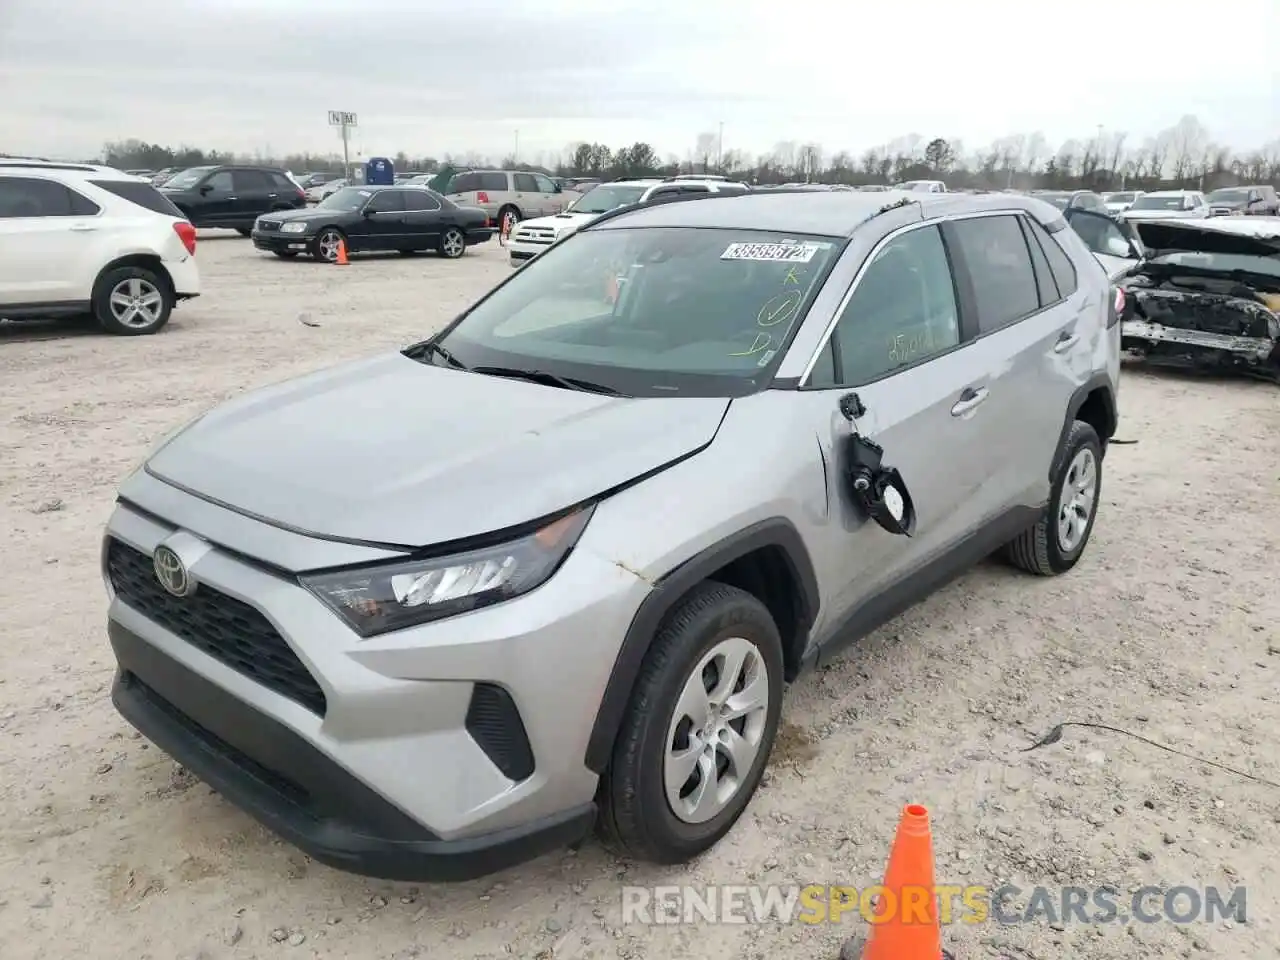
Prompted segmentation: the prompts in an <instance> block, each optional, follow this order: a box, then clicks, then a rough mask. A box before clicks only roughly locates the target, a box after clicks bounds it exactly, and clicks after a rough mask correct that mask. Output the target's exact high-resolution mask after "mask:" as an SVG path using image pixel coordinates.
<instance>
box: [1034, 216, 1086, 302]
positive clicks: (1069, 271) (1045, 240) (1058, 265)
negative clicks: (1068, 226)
mask: <svg viewBox="0 0 1280 960" xmlns="http://www.w3.org/2000/svg"><path fill="white" fill-rule="evenodd" d="M1025 223H1026V225H1027V227H1028V228H1030V230H1031V236H1032V237H1033V238H1035V239H1036V240H1038V241H1040V249H1041V250H1043V251H1044V256H1045V259H1046V260H1048V261H1049V269H1050V270H1052V271H1053V280H1054V283H1055V284H1057V287H1058V294H1059V295H1060V296H1061V297H1062V298H1063V299H1064V300H1065V299H1066V298H1067V297H1069V296H1071V295H1072V294H1073V293H1075V292H1076V287H1077V285H1078V284H1077V282H1076V267H1075V264H1073V263H1072V262H1071V258H1070V257H1068V256H1067V254H1066V252H1065V251H1064V250H1063V249H1062V247H1060V246H1058V241H1057V240H1055V239H1053V237H1051V236H1049V231H1047V230H1046V229H1045V228H1044V227H1042V226H1040V224H1038V223H1036V221H1035V220H1033V219H1030V218H1028V219H1027V220H1026V221H1025Z"/></svg>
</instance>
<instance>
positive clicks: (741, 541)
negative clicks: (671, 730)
mask: <svg viewBox="0 0 1280 960" xmlns="http://www.w3.org/2000/svg"><path fill="white" fill-rule="evenodd" d="M763 547H776V548H779V549H781V551H782V554H783V556H784V557H785V559H786V563H787V566H788V567H789V568H790V572H791V574H792V576H793V577H794V579H795V582H796V583H797V584H798V585H799V596H798V597H797V601H798V607H799V610H798V614H799V615H798V617H797V619H798V621H799V622H798V624H797V627H798V629H799V630H800V632H801V635H803V636H807V635H808V632H809V627H810V626H812V624H813V623H814V620H815V618H816V617H817V614H818V606H819V593H818V577H817V573H816V572H815V571H814V567H813V561H812V559H810V557H809V550H808V548H807V547H806V546H805V543H804V540H803V538H802V537H801V536H800V531H798V530H797V529H796V528H795V525H794V524H793V523H792V522H791V521H790V520H787V519H784V518H782V517H774V518H771V519H768V520H762V521H760V522H759V523H755V524H752V525H751V526H749V527H746V528H744V529H742V530H740V531H738V532H737V533H734V534H731V535H730V536H728V537H725V538H724V539H723V540H720V541H719V542H717V543H715V544H712V545H711V546H710V547H707V548H706V549H705V550H703V551H702V552H701V553H699V554H697V555H695V556H693V557H691V558H690V559H688V560H686V561H684V562H683V563H681V564H680V565H679V566H677V567H676V568H675V569H673V570H671V571H670V572H668V573H666V574H665V575H664V576H662V578H661V579H659V580H658V581H656V582H655V583H654V586H653V590H651V591H650V592H649V595H648V596H646V597H645V598H644V601H643V602H642V603H641V604H640V607H639V609H638V610H636V613H635V616H634V617H632V619H631V625H630V626H629V627H628V628H627V633H626V636H625V637H624V638H623V640H622V646H621V648H619V650H618V656H617V658H616V659H615V660H614V663H613V670H612V672H611V673H610V674H609V682H608V684H607V686H606V687H605V691H604V696H603V697H602V698H601V700H600V706H599V708H598V709H597V711H596V719H595V724H594V725H593V726H592V728H591V738H590V739H589V740H588V741H587V753H586V757H585V763H586V766H587V768H588V769H589V770H592V771H593V772H595V773H598V774H603V773H604V771H605V769H606V768H607V767H608V765H609V759H610V756H611V755H612V753H613V745H614V741H615V740H616V738H617V735H618V730H619V729H620V728H621V727H622V720H623V717H624V715H625V714H626V710H627V705H628V703H630V701H631V693H632V690H633V689H634V687H635V681H636V677H638V676H639V674H640V665H641V663H643V661H644V658H645V655H646V654H648V652H649V647H650V646H651V645H652V644H653V640H654V637H655V636H656V635H657V632H658V626H659V624H661V622H662V619H663V617H665V616H666V615H667V613H668V612H669V611H670V610H671V609H672V608H673V607H674V606H675V604H676V603H677V602H678V601H679V600H680V598H681V597H683V596H684V595H685V594H686V593H687V592H688V591H689V590H690V589H691V588H692V587H694V586H695V585H697V584H699V583H701V582H702V581H704V580H706V579H707V578H708V577H710V575H711V574H713V573H715V571H717V570H719V569H720V568H721V567H723V566H725V565H726V564H728V563H732V562H733V561H734V560H737V559H739V558H740V557H744V556H746V555H747V554H748V553H751V552H752V551H754V550H759V549H761V548H763Z"/></svg>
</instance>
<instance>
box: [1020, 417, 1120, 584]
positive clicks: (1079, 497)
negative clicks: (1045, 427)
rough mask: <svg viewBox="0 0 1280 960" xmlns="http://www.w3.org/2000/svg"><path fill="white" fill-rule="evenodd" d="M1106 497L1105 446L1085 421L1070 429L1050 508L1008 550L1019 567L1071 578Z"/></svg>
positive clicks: (1052, 491) (1042, 574)
mask: <svg viewBox="0 0 1280 960" xmlns="http://www.w3.org/2000/svg"><path fill="white" fill-rule="evenodd" d="M1101 492H1102V441H1101V439H1099V437H1098V432H1097V431H1096V430H1094V429H1093V427H1092V426H1090V425H1089V424H1087V423H1085V422H1084V421H1082V420H1077V421H1075V422H1074V423H1072V424H1071V429H1070V431H1068V433H1067V439H1066V442H1065V443H1064V444H1063V450H1062V457H1061V465H1060V466H1059V467H1058V475H1057V476H1056V477H1055V478H1054V481H1053V488H1052V490H1051V491H1050V495H1049V504H1048V506H1046V507H1045V511H1044V513H1043V514H1042V515H1041V517H1040V519H1039V520H1037V521H1036V523H1035V526H1033V527H1031V528H1030V529H1028V530H1025V531H1023V532H1022V533H1021V534H1020V535H1019V536H1018V537H1017V538H1016V539H1015V540H1013V541H1012V542H1011V543H1009V545H1008V546H1007V547H1006V548H1005V555H1006V557H1007V558H1008V560H1009V561H1010V562H1011V563H1012V564H1013V565H1014V566H1016V567H1020V568H1021V569H1023V570H1026V571H1027V572H1028V573H1034V574H1037V575H1039V576H1042V577H1052V576H1056V575H1058V574H1060V573H1066V572H1067V571H1068V570H1070V569H1071V568H1072V567H1074V566H1075V565H1076V563H1077V562H1079V560H1080V557H1081V556H1083V554H1084V548H1085V546H1086V545H1087V544H1088V543H1089V536H1090V534H1092V533H1093V521H1094V519H1095V518H1096V517H1097V515H1098V496H1099V494H1100V493H1101Z"/></svg>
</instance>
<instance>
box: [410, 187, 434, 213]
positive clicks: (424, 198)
mask: <svg viewBox="0 0 1280 960" xmlns="http://www.w3.org/2000/svg"><path fill="white" fill-rule="evenodd" d="M404 208H405V209H406V210H414V211H422V210H428V211H430V210H439V209H440V201H439V200H437V199H436V198H435V197H433V196H432V195H431V194H429V193H427V191H425V190H406V191H405V192H404Z"/></svg>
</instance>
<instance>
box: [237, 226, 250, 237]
mask: <svg viewBox="0 0 1280 960" xmlns="http://www.w3.org/2000/svg"><path fill="white" fill-rule="evenodd" d="M236 233H238V234H240V236H242V237H247V236H249V235H250V234H251V233H253V231H252V230H251V229H250V228H248V227H236Z"/></svg>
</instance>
